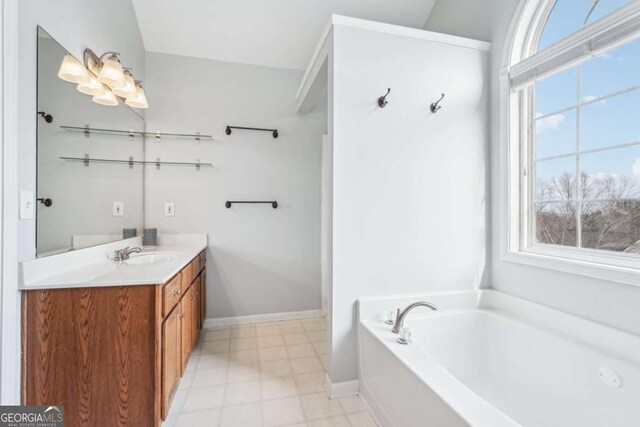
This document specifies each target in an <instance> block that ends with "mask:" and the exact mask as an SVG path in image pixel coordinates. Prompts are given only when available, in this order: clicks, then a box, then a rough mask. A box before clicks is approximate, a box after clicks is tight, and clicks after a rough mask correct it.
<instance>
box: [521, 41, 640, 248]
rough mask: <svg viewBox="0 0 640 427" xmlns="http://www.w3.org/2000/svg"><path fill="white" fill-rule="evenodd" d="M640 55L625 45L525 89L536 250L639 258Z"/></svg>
mask: <svg viewBox="0 0 640 427" xmlns="http://www.w3.org/2000/svg"><path fill="white" fill-rule="evenodd" d="M639 50H640V41H638V40H636V41H630V42H627V43H625V44H624V45H622V46H620V47H618V48H616V49H614V50H611V51H608V52H605V53H604V54H601V55H599V56H598V57H596V58H593V59H591V60H589V61H587V62H584V63H582V64H580V65H577V66H574V67H571V68H569V69H568V70H564V71H562V72H559V73H556V74H554V75H551V76H549V77H547V78H546V79H543V80H540V81H538V82H536V83H535V84H534V85H533V86H532V87H529V88H526V89H524V91H528V93H529V96H531V97H532V98H533V104H534V108H533V110H532V111H533V113H532V114H534V117H532V118H530V120H533V121H534V123H535V125H534V126H531V127H530V129H531V131H530V135H529V138H527V141H526V142H528V143H529V147H528V149H526V148H525V152H527V153H529V156H528V160H527V162H528V167H527V168H526V169H529V170H531V172H532V173H530V174H528V176H529V178H528V186H529V188H530V189H531V191H530V195H531V196H530V198H531V200H529V205H530V206H531V209H532V215H531V216H530V217H529V221H528V222H529V224H527V226H528V229H529V231H528V232H529V235H530V238H529V241H530V242H531V243H532V244H533V245H539V244H543V245H556V246H564V247H574V248H578V249H597V250H603V251H615V252H632V253H640V247H639V246H640V120H638V119H637V118H638V117H640V86H638V79H639V77H638V76H639V75H640V67H638V64H640V56H635V55H634V52H638V51H639ZM639 53H640V52H639ZM621 62H625V63H626V64H628V65H629V66H622V65H620V63H621ZM626 64H625V65H626ZM597 70H601V71H600V72H602V73H606V74H603V75H601V76H600V79H598V78H597V72H598V71H597ZM585 78H586V79H587V81H584V79H585ZM601 80H606V81H605V82H602V81H601ZM592 94H596V95H592ZM571 95H572V96H571Z"/></svg>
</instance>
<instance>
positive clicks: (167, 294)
mask: <svg viewBox="0 0 640 427" xmlns="http://www.w3.org/2000/svg"><path fill="white" fill-rule="evenodd" d="M180 278H181V275H180V274H177V275H176V276H175V277H174V278H173V279H171V281H169V283H167V284H166V285H164V287H163V288H162V316H163V317H166V316H167V315H168V314H169V313H170V312H171V310H172V309H173V307H175V305H176V304H177V303H178V301H180V297H181V296H182V281H181V280H180Z"/></svg>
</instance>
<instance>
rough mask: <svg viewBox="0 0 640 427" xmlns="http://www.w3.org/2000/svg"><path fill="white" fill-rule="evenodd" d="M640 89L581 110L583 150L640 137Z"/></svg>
mask: <svg viewBox="0 0 640 427" xmlns="http://www.w3.org/2000/svg"><path fill="white" fill-rule="evenodd" d="M638 117H640V91H638V90H636V91H633V92H629V93H625V94H624V95H619V96H616V97H613V98H608V99H605V100H602V101H599V102H596V103H594V104H589V105H586V106H584V107H583V108H582V109H581V110H580V151H584V150H589V149H592V148H601V147H607V146H611V145H616V144H627V143H630V142H635V141H640V120H638V119H637V118H638Z"/></svg>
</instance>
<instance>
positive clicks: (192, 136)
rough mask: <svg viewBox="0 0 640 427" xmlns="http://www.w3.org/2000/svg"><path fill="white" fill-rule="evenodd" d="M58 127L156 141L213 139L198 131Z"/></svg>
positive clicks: (86, 134)
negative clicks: (169, 131)
mask: <svg viewBox="0 0 640 427" xmlns="http://www.w3.org/2000/svg"><path fill="white" fill-rule="evenodd" d="M60 128H62V129H64V130H66V131H68V132H82V133H84V134H85V136H87V137H88V136H89V135H90V134H91V133H98V134H102V135H126V136H128V137H129V138H130V139H133V138H134V137H136V136H150V137H154V138H155V139H156V141H160V140H161V139H162V138H169V139H194V140H195V141H196V142H200V141H201V140H202V139H208V140H210V141H213V136H211V135H201V134H200V133H199V132H196V133H167V132H160V131H158V132H143V131H139V130H135V129H129V130H120V129H102V128H92V127H90V126H84V127H81V126H60Z"/></svg>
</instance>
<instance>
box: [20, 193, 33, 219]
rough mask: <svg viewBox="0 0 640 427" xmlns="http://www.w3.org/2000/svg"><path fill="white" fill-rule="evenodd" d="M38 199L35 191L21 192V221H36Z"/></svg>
mask: <svg viewBox="0 0 640 427" xmlns="http://www.w3.org/2000/svg"><path fill="white" fill-rule="evenodd" d="M35 217H36V199H35V197H34V195H33V191H26V190H23V191H20V219H35Z"/></svg>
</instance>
